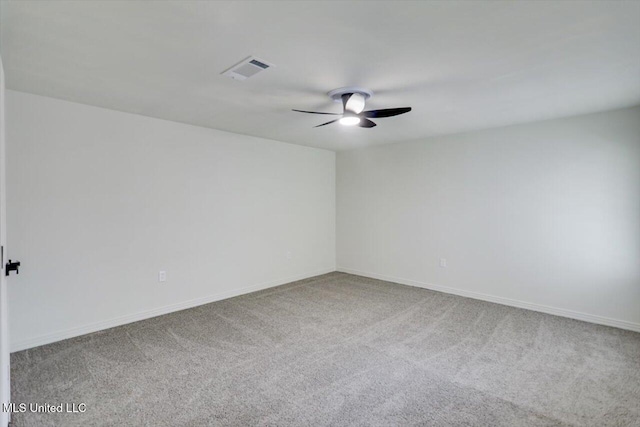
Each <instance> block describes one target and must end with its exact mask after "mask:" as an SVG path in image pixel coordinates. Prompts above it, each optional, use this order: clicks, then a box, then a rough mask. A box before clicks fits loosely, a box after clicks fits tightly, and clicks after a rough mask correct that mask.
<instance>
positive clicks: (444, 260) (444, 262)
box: [440, 258, 447, 268]
mask: <svg viewBox="0 0 640 427" xmlns="http://www.w3.org/2000/svg"><path fill="white" fill-rule="evenodd" d="M440 267H442V268H447V259H446V258H440Z"/></svg>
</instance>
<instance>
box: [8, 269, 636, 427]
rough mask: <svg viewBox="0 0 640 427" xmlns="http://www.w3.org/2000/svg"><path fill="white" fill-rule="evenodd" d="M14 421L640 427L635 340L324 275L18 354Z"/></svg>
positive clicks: (488, 305) (367, 281) (584, 326)
mask: <svg viewBox="0 0 640 427" xmlns="http://www.w3.org/2000/svg"><path fill="white" fill-rule="evenodd" d="M11 363H12V371H11V372H12V381H13V384H12V393H13V401H14V402H18V403H19V402H38V403H50V404H59V403H61V402H75V403H81V402H83V403H86V405H87V406H86V408H87V410H86V412H85V413H83V414H38V413H23V414H20V413H17V414H15V415H14V424H13V425H14V426H16V427H21V426H50V425H56V426H115V425H121V426H143V425H144V426H154V427H155V426H207V425H238V426H240V425H242V426H245V425H278V426H283V425H291V426H323V425H334V426H343V425H375V426H389V425H402V426H406V425H428V426H509V427H514V426H559V425H580V426H583V425H584V426H640V334H637V333H633V332H628V331H623V330H619V329H614V328H609V327H604V326H597V325H592V324H589V323H584V322H579V321H574V320H569V319H564V318H560V317H555V316H550V315H546V314H540V313H536V312H531V311H527V310H521V309H516V308H510V307H505V306H501V305H497V304H491V303H486V302H482V301H476V300H472V299H467V298H462V297H457V296H452V295H447V294H442V293H438V292H431V291H428V290H424V289H419V288H412V287H408V286H403V285H398V284H393V283H388V282H383V281H378V280H373V279H367V278H363V277H358V276H352V275H348V274H342V273H331V274H327V275H323V276H318V277H315V278H311V279H307V280H302V281H299V282H294V283H290V284H287V285H284V286H280V287H277V288H271V289H268V290H265V291H261V292H256V293H253V294H249V295H244V296H241V297H237V298H232V299H228V300H225V301H220V302H216V303H212V304H208V305H204V306H200V307H197V308H193V309H190V310H185V311H181V312H177V313H173V314H170V315H166V316H161V317H156V318H154V319H150V320H145V321H142V322H137V323H133V324H130V325H126V326H122V327H118V328H114V329H110V330H107V331H103V332H98V333H95V334H90V335H86V336H82V337H79V338H74V339H71V340H67V341H63V342H59V343H55V344H51V345H47V346H43V347H39V348H35V349H32V350H26V351H23V352H20V353H15V354H13V355H12V356H11Z"/></svg>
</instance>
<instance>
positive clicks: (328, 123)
mask: <svg viewBox="0 0 640 427" xmlns="http://www.w3.org/2000/svg"><path fill="white" fill-rule="evenodd" d="M338 120H340V119H335V120H331V121H330V122H327V123H323V124H321V125H318V126H314V128H319V127H320V126H326V125H330V124H331V123H333V122H337V121H338ZM374 126H375V125H374Z"/></svg>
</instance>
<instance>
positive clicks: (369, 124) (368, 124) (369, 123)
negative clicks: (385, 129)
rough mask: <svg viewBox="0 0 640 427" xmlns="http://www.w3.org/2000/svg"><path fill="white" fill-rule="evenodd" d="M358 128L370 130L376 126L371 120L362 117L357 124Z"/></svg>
mask: <svg viewBox="0 0 640 427" xmlns="http://www.w3.org/2000/svg"><path fill="white" fill-rule="evenodd" d="M358 126H360V127H361V128H372V127H375V126H376V124H375V123H373V122H372V121H371V120H369V119H365V118H364V117H363V118H361V119H360V123H358Z"/></svg>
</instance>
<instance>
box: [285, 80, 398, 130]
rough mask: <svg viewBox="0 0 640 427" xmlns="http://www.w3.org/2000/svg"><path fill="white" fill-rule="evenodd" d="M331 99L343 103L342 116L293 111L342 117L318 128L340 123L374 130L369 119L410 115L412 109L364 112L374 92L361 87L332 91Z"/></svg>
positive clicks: (303, 111) (311, 112) (372, 123)
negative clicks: (367, 101) (366, 103)
mask: <svg viewBox="0 0 640 427" xmlns="http://www.w3.org/2000/svg"><path fill="white" fill-rule="evenodd" d="M328 95H329V97H330V98H331V99H333V100H334V101H337V102H339V101H342V114H340V113H323V112H319V111H305V110H292V111H296V112H298V113H309V114H325V115H331V116H340V117H338V118H337V119H335V120H331V121H328V122H326V123H322V124H320V125H318V126H314V127H320V126H326V125H329V124H331V123H335V122H339V123H340V124H342V125H345V126H356V125H357V126H360V127H361V128H372V127H375V126H376V124H375V123H374V122H372V121H371V120H369V119H381V118H383V117H393V116H397V115H400V114H404V113H408V112H409V111H411V107H400V108H385V109H382V110H369V111H364V104H365V102H366V100H367V99H369V98H371V96H373V92H371V91H370V90H367V89H363V88H359V87H342V88H339V89H335V90H332V91H331V92H329V93H328Z"/></svg>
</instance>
